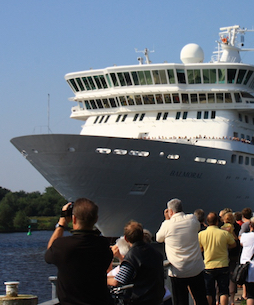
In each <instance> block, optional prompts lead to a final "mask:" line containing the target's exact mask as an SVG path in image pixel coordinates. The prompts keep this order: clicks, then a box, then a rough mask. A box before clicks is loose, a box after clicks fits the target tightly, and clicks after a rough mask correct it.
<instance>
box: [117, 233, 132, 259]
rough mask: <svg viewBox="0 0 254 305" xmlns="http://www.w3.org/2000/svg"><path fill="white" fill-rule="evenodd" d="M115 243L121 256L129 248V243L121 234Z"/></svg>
mask: <svg viewBox="0 0 254 305" xmlns="http://www.w3.org/2000/svg"><path fill="white" fill-rule="evenodd" d="M116 245H117V247H118V249H119V252H120V254H121V255H123V256H125V255H126V254H127V252H128V251H129V249H130V245H129V244H128V243H127V241H126V240H125V238H124V237H123V236H121V237H120V238H118V239H117V241H116Z"/></svg>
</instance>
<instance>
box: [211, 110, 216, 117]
mask: <svg viewBox="0 0 254 305" xmlns="http://www.w3.org/2000/svg"><path fill="white" fill-rule="evenodd" d="M215 117H216V111H212V112H211V119H215Z"/></svg>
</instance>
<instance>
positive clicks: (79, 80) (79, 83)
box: [76, 77, 85, 91]
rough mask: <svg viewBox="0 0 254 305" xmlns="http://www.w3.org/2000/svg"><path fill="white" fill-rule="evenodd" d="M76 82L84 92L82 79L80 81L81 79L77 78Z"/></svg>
mask: <svg viewBox="0 0 254 305" xmlns="http://www.w3.org/2000/svg"><path fill="white" fill-rule="evenodd" d="M76 81H77V83H78V85H79V88H80V89H81V91H84V90H85V88H84V86H83V84H82V81H81V79H80V78H79V77H77V78H76Z"/></svg>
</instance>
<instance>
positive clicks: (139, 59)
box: [135, 48, 154, 65]
mask: <svg viewBox="0 0 254 305" xmlns="http://www.w3.org/2000/svg"><path fill="white" fill-rule="evenodd" d="M135 51H136V53H143V54H144V55H145V58H146V64H147V65H148V64H150V63H151V61H150V59H149V52H150V53H153V52H154V50H153V51H149V50H148V49H147V48H145V49H144V50H143V51H138V49H135ZM138 61H139V64H140V65H142V64H143V59H142V58H141V57H138Z"/></svg>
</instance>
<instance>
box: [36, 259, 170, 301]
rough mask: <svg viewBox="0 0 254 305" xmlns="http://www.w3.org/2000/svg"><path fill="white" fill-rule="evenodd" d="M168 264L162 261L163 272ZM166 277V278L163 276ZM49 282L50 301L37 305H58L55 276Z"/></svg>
mask: <svg viewBox="0 0 254 305" xmlns="http://www.w3.org/2000/svg"><path fill="white" fill-rule="evenodd" d="M169 266H170V263H169V261H168V260H164V261H163V267H164V271H167V269H168V268H169ZM165 277H166V276H165ZM48 279H49V281H50V282H51V289H52V290H51V295H52V299H51V300H49V301H46V302H43V303H40V304H39V305H57V304H60V302H59V300H58V298H57V293H56V282H57V276H50V277H49V278H48Z"/></svg>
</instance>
